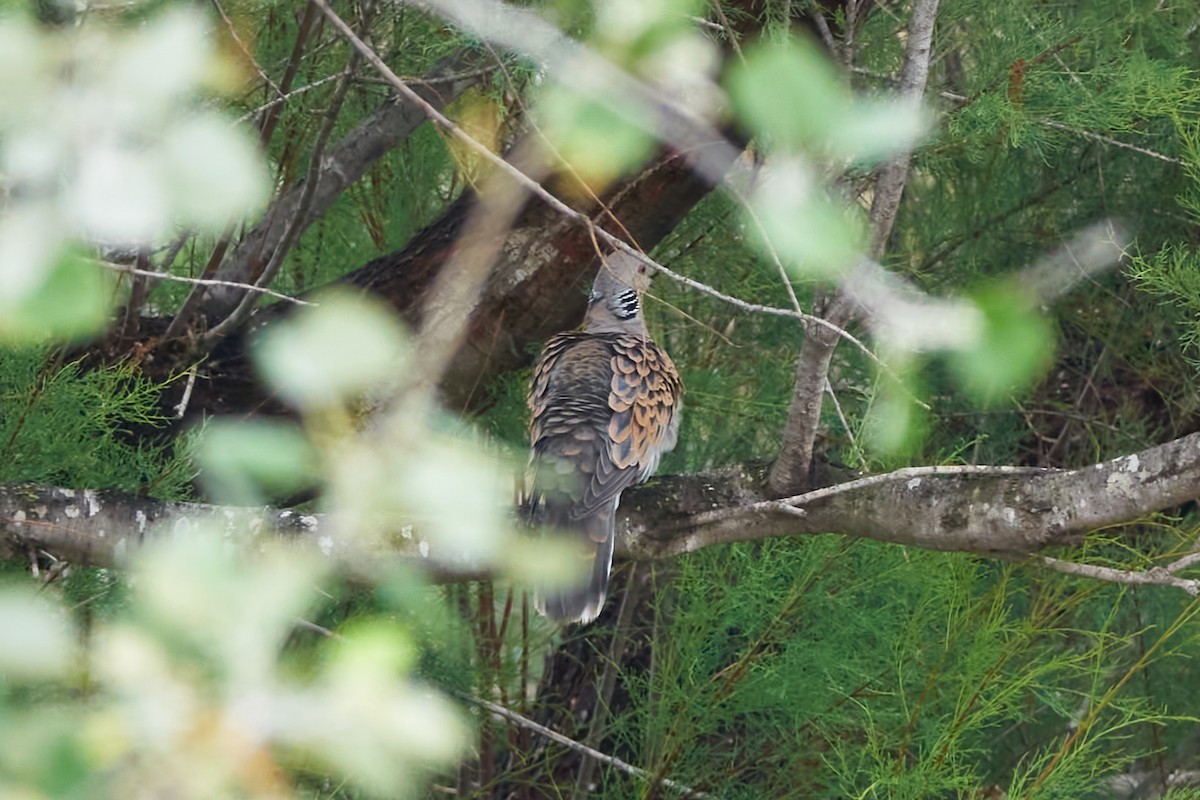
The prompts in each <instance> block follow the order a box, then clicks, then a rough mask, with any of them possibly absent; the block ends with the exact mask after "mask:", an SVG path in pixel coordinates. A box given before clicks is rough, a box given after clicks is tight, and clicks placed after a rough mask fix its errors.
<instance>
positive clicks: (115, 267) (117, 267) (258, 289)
mask: <svg viewBox="0 0 1200 800" xmlns="http://www.w3.org/2000/svg"><path fill="white" fill-rule="evenodd" d="M93 263H95V264H96V265H97V266H100V267H103V268H104V269H108V270H112V271H113V272H127V273H129V274H130V275H137V276H138V277H141V278H149V279H151V280H156V281H174V282H176V283H187V284H191V285H192V286H225V287H229V288H232V289H240V290H242V291H245V292H252V293H255V294H265V295H268V296H270V297H274V298H277V299H279V300H284V301H286V302H288V303H295V304H296V305H298V306H315V305H317V304H316V303H311V302H309V301H308V300H301V299H300V298H298V297H292V296H291V295H287V294H283V293H282V292H277V291H275V290H274V289H268V288H266V287H265V286H254V285H252V284H249V283H237V282H236V281H219V280H216V279H214V278H187V277H184V276H183V275H172V274H171V273H169V272H157V271H155V270H148V269H138V268H137V267H134V266H132V265H130V264H114V263H112V262H111V261H95V262H93Z"/></svg>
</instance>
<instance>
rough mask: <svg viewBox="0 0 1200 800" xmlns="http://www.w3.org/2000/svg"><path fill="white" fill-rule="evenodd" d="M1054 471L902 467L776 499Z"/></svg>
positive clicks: (796, 502) (797, 503) (795, 501)
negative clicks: (935, 480)
mask: <svg viewBox="0 0 1200 800" xmlns="http://www.w3.org/2000/svg"><path fill="white" fill-rule="evenodd" d="M1058 471H1059V470H1056V469H1051V468H1050V467H1010V466H987V465H981V464H952V465H947V466H934V467H904V468H902V469H898V470H894V471H892V472H888V473H886V474H884V475H868V476H867V477H865V478H856V479H855V480H852V481H846V482H845V483H839V484H837V485H836V486H826V487H824V488H822V489H814V490H813V491H811V492H805V493H804V494H798V495H795V496H794V497H786V498H784V499H783V500H780V501H777V502H780V503H786V504H787V505H790V506H793V507H796V508H799V507H802V506H804V505H805V504H807V503H814V502H816V501H817V500H824V499H825V498H826V497H833V496H834V495H836V494H844V493H846V492H853V491H855V490H857V489H864V488H866V487H868V486H875V485H877V484H881V483H894V482H896V481H911V480H920V479H923V478H948V477H957V476H961V475H1049V474H1051V473H1054V472H1058ZM773 502H774V501H773Z"/></svg>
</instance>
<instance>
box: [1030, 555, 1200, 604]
mask: <svg viewBox="0 0 1200 800" xmlns="http://www.w3.org/2000/svg"><path fill="white" fill-rule="evenodd" d="M1039 560H1040V561H1041V562H1042V563H1043V564H1045V565H1046V566H1047V567H1049V568H1050V569H1052V570H1054V571H1055V572H1064V573H1066V574H1068V575H1079V576H1082V577H1085V578H1095V579H1096V580H1100V581H1107V582H1108V583H1124V584H1129V585H1145V584H1151V585H1155V586H1173V587H1175V588H1177V589H1182V590H1183V591H1185V592H1187V593H1188V594H1190V595H1191V596H1192V597H1196V596H1197V595H1200V580H1195V579H1191V578H1180V577H1177V576H1176V575H1174V574H1172V573H1171V572H1170V571H1169V570H1168V569H1167V568H1165V567H1151V568H1150V569H1147V570H1139V571H1131V570H1124V569H1113V568H1112V567H1101V566H1097V565H1095V564H1080V563H1079V562H1077V561H1063V560H1061V559H1058V558H1051V557H1050V556H1042V557H1041V558H1040V559H1039Z"/></svg>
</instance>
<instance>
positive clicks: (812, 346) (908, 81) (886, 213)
mask: <svg viewBox="0 0 1200 800" xmlns="http://www.w3.org/2000/svg"><path fill="white" fill-rule="evenodd" d="M937 7H938V0H915V2H914V3H913V10H912V18H911V20H910V21H909V29H908V44H907V48H906V50H905V55H904V66H903V68H902V70H901V75H900V98H901V100H902V101H904V102H909V103H917V102H920V100H921V97H922V96H923V95H924V92H925V83H926V80H927V79H928V77H929V57H930V54H931V53H932V50H933V28H934V21H935V19H936V17H937ZM852 9H853V5H850V6H848V7H847V21H846V42H845V46H844V49H845V55H846V57H847V59H849V58H851V57H852V53H853V41H852V33H853V30H854V20H853V19H852V16H853V15H852ZM847 63H848V64H849V63H850V62H849V61H847ZM911 155H912V154H911V152H910V151H905V152H903V153H900V154H899V155H898V156H896V157H895V158H894V159H892V161H891V162H889V163H888V164H886V165H884V167H883V168H882V169H881V171H880V174H879V177H878V179H877V180H876V182H875V196H874V198H873V200H872V203H871V214H870V218H871V228H872V238H871V255H872V257H873V259H872V260H875V259H878V257H879V256H880V254H882V253H883V251H884V248H885V247H886V244H887V239H888V236H889V234H890V233H891V230H892V223H893V222H894V221H895V219H896V211H897V209H898V208H899V206H900V196H901V195H902V194H903V192H904V184H905V181H906V180H907V177H908V163H909V160H910V158H911ZM856 306H857V304H856V302H855V301H854V300H853V299H852V298H851V297H850V296H849V295H848V294H847V292H846V291H841V292H839V293H838V294H837V295H835V296H834V298H833V300H832V302H831V303H830V304H829V306H828V308H827V309H826V310H825V313H824V314H823V316H824V317H825V319H826V320H827V321H828V322H829V323H830V324H831V325H832V326H833V327H834V328H836V329H839V330H840V329H843V328H845V327H846V325H847V324H848V323H849V322H850V321H851V320H852V319H853V318H854V316H855V315H856V313H857V308H856ZM837 342H838V337H837V336H833V335H832V334H831V333H830V331H828V330H826V329H821V328H816V327H811V326H810V327H809V329H808V332H807V335H806V336H805V337H804V344H803V345H802V346H801V348H800V355H799V356H798V357H797V359H796V381H795V385H794V387H793V389H792V402H791V406H790V408H789V409H788V420H787V423H786V424H785V426H784V429H783V434H782V437H781V438H782V443H781V445H780V449H779V455H778V457H777V458H776V459H775V463H774V465H773V466H772V468H771V476H770V485H771V488H772V490H773V491H775V492H776V493H778V494H786V493H788V492H791V491H795V490H796V489H798V488H800V487H802V486H805V485H807V483H808V481H809V475H810V470H811V466H812V457H813V444H814V442H815V441H816V436H817V428H818V426H819V425H820V419H821V403H822V400H823V395H824V388H825V383H826V381H827V380H828V378H829V366H830V364H831V363H832V361H833V350H834V348H835V347H836V346H837Z"/></svg>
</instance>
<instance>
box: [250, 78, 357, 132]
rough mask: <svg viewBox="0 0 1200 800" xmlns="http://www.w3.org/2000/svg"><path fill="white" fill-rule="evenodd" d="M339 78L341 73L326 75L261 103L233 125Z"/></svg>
mask: <svg viewBox="0 0 1200 800" xmlns="http://www.w3.org/2000/svg"><path fill="white" fill-rule="evenodd" d="M340 77H342V73H340V72H335V73H334V74H333V75H327V76H325V77H324V78H321V80H319V81H313V82H312V83H309V84H306V85H304V86H301V87H300V88H299V89H292V90H291V91H290V92H288V93H287V94H285V95H282V96H280V97H276V98H275V99H274V100H272V101H270V102H268V103H263V104H262V105H261V106H259V107H258V108H256V109H254V110H253V111H247V112H246V113H245V114H242V115H241V116H240V117H238V118H237V119H235V120H234V121H233V124H234V125H240V124H242V123H243V122H246V121H248V120H250V119H251V118H253V117H255V116H258V115H259V114H261V113H262V112H264V111H270V110H271V109H272V108H275V107H276V106H278V105H281V104H283V103H286V102H287V101H288V100H291V99H292V98H293V97H295V96H296V95H298V94H304V93H305V92H307V91H309V90H310V89H316V88H317V87H318V86H324V85H325V84H327V83H329V82H330V81H336V80H337V79H338V78H340Z"/></svg>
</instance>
